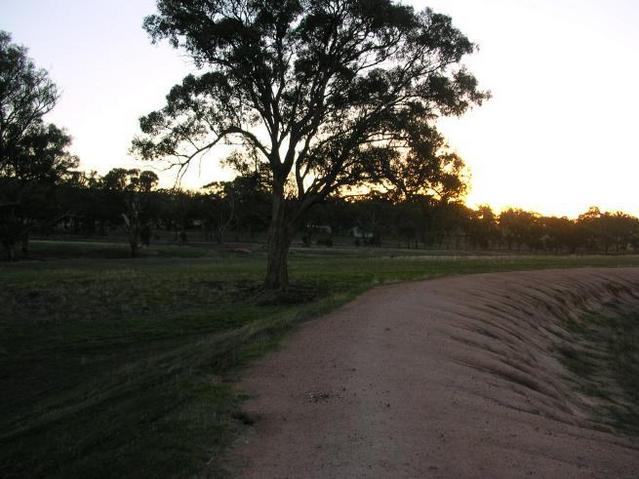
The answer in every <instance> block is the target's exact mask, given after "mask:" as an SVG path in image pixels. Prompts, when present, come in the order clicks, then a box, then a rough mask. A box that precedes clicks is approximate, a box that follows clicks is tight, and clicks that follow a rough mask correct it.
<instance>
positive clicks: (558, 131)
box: [0, 0, 639, 216]
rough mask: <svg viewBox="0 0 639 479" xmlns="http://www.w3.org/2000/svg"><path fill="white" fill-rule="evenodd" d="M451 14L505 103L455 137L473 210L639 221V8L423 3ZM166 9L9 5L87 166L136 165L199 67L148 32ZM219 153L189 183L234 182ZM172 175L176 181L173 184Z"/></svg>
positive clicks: (591, 3) (55, 115)
mask: <svg viewBox="0 0 639 479" xmlns="http://www.w3.org/2000/svg"><path fill="white" fill-rule="evenodd" d="M409 3H412V4H413V5H415V7H417V8H418V9H421V8H423V7H425V6H430V7H432V8H433V9H434V10H435V11H439V12H442V13H447V14H449V15H451V16H452V17H453V20H454V23H455V24H456V25H457V26H458V27H459V28H460V29H461V30H462V31H463V32H464V33H465V34H466V35H468V36H469V37H470V38H471V40H473V41H474V42H475V43H477V44H479V46H480V51H479V52H478V53H477V54H475V55H474V56H473V57H469V58H468V59H467V61H466V63H467V65H468V66H469V68H470V70H471V71H472V72H473V73H474V74H475V75H476V76H477V77H478V78H479V80H480V82H481V85H482V86H483V87H484V88H486V89H490V90H491V92H492V94H493V98H492V99H491V100H490V101H489V102H487V103H486V104H485V105H484V106H482V107H480V108H477V109H476V110H474V111H472V112H471V113H469V114H466V115H465V116H464V117H462V118H460V119H450V120H445V121H443V122H442V123H441V128H442V130H443V131H444V132H445V134H446V135H447V137H448V139H449V142H450V144H451V146H452V147H453V148H454V149H456V150H457V151H458V152H459V153H460V154H461V155H462V156H463V158H464V159H465V160H466V163H467V164H468V166H469V168H470V170H471V173H472V189H471V192H470V195H469V198H468V203H469V204H470V205H471V206H474V205H477V204H481V203H488V204H490V205H492V206H493V207H495V208H496V209H501V208H504V207H506V206H518V207H522V208H526V209H533V210H536V211H539V212H541V213H546V214H557V215H568V216H576V215H577V214H579V213H580V212H583V211H585V210H586V208H587V207H588V206H590V205H599V206H600V207H602V208H603V209H609V210H617V209H621V210H624V211H627V212H629V213H633V214H639V187H638V182H639V153H638V150H637V147H636V140H637V137H639V133H638V132H637V127H638V126H639V122H638V121H637V115H638V114H639V1H636V0H413V1H412V2H409ZM154 5H155V2H154V0H0V29H1V30H6V31H8V32H10V33H11V34H12V35H13V41H14V42H16V43H20V44H24V45H25V46H27V47H28V48H29V51H30V56H31V57H32V58H33V59H34V60H35V62H36V64H37V65H38V66H41V67H43V68H46V69H47V70H48V71H49V72H50V75H51V77H52V79H53V80H54V81H55V82H56V83H57V84H58V86H59V87H60V89H61V90H62V98H61V99H60V101H59V103H58V106H57V107H56V109H55V110H54V111H53V112H52V113H51V114H50V116H49V118H48V119H49V121H53V122H55V123H56V124H58V125H59V126H63V127H65V128H66V129H67V130H68V131H69V133H70V134H71V135H72V136H73V138H74V146H73V150H74V152H75V153H76V154H78V155H79V156H80V159H81V167H82V168H83V169H86V170H89V169H95V170H98V172H100V173H105V172H106V171H108V170H109V169H111V168H113V167H116V166H131V167H133V166H136V167H141V166H144V165H141V164H140V162H138V161H135V160H133V159H132V158H129V157H128V149H129V145H130V142H131V139H132V137H133V136H134V135H135V134H136V133H137V131H138V118H139V117H140V116H142V115H144V114H146V113H148V112H150V111H152V110H154V109H157V108H159V107H161V106H163V104H164V97H165V95H166V94H167V93H168V91H169V89H170V87H171V86H172V85H174V84H175V83H178V82H179V81H180V80H181V78H182V77H183V76H184V75H185V74H186V73H188V72H189V71H190V70H191V66H190V64H189V62H188V59H187V58H185V57H184V55H183V54H182V53H180V52H178V51H176V50H173V49H172V48H170V47H169V46H168V45H166V44H164V45H160V46H153V45H151V42H150V40H149V38H148V36H147V34H146V32H144V31H143V29H142V26H141V25H142V21H143V18H144V16H145V15H148V14H150V13H153V12H154V10H155V8H154ZM231 175H232V174H231V172H228V171H221V170H220V169H219V168H218V166H217V157H216V155H213V154H212V155H209V156H208V157H207V158H206V159H205V160H204V161H203V162H202V165H201V168H198V167H197V165H196V167H195V168H193V169H192V171H191V172H190V173H189V175H188V177H187V178H186V184H187V185H188V186H191V187H198V186H200V185H203V184H205V183H208V182H210V181H212V180H215V179H226V178H229V177H230V176H231ZM172 179H173V174H172V173H167V174H165V175H164V182H165V184H171V182H172Z"/></svg>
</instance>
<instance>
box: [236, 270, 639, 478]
mask: <svg viewBox="0 0 639 479" xmlns="http://www.w3.org/2000/svg"><path fill="white" fill-rule="evenodd" d="M615 298H616V299H621V300H623V301H626V302H635V303H637V308H638V309H637V310H638V311H639V269H637V268H633V269H614V270H610V269H582V270H567V271H546V272H526V273H503V274H486V275H475V276H465V277H456V278H447V279H440V280H434V281H428V282H419V283H409V284H398V285H392V286H385V287H380V288H377V289H374V290H372V291H370V292H368V293H366V294H364V295H362V296H361V297H360V298H358V299H357V300H355V301H354V302H352V303H350V304H348V305H346V306H344V307H342V308H340V309H339V310H337V311H335V312H333V313H331V314H329V315H327V316H324V317H322V318H319V319H317V320H314V321H311V322H309V323H307V324H304V325H303V326H302V327H301V328H299V330H298V331H297V332H295V333H294V334H292V335H291V336H290V337H289V339H288V340H287V341H286V343H285V344H284V345H283V346H282V348H281V350H280V351H278V352H276V353H273V354H271V355H270V356H268V357H266V358H264V359H263V360H261V361H260V362H258V363H257V364H256V365H255V366H254V367H252V368H251V369H250V370H248V371H247V372H246V374H245V375H244V378H243V379H242V381H241V387H242V388H243V389H244V390H245V391H246V392H248V393H249V394H251V395H253V399H251V400H249V401H248V403H247V404H246V406H245V410H246V411H247V412H248V413H249V414H251V415H253V416H255V417H256V418H257V422H256V423H255V426H254V428H251V431H249V432H248V433H247V434H246V435H245V436H244V437H242V438H241V439H240V440H239V441H238V446H237V447H236V449H235V451H234V453H233V457H234V460H233V461H232V462H233V464H235V467H236V468H237V471H236V473H237V475H238V476H239V477H244V478H263V479H268V478H292V479H297V478H299V479H311V478H340V479H342V478H431V477H432V478H482V479H483V478H519V477H541V478H591V477H597V478H637V477H639V440H637V439H636V438H635V439H629V438H623V437H620V436H616V435H613V434H609V433H606V432H600V431H596V430H594V429H592V427H591V426H592V424H591V423H590V422H589V420H588V417H587V414H586V412H585V409H584V404H586V402H585V399H584V398H582V397H580V396H579V395H577V394H576V393H575V387H574V384H572V383H571V381H573V380H575V378H571V377H570V375H569V374H568V372H567V371H566V370H565V368H564V367H563V366H562V365H561V363H560V362H559V361H558V359H557V354H556V353H555V352H554V351H555V349H556V345H557V343H558V342H561V341H562V340H565V333H566V332H565V330H564V329H563V328H561V321H560V320H559V319H558V318H560V317H562V316H565V315H567V314H574V313H575V312H577V311H578V310H579V309H580V308H585V307H588V308H595V309H596V308H597V307H598V305H600V304H602V303H604V302H606V301H608V300H610V299H615ZM562 338H564V339H562Z"/></svg>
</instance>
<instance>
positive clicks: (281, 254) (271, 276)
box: [264, 188, 292, 290]
mask: <svg viewBox="0 0 639 479" xmlns="http://www.w3.org/2000/svg"><path fill="white" fill-rule="evenodd" d="M274 190H275V191H274V192H273V210H272V216H271V225H270V227H269V231H268V257H267V265H266V278H265V280H264V286H265V287H266V288H267V289H280V290H281V289H285V288H286V287H287V286H288V250H289V247H290V245H291V240H292V238H291V236H292V232H291V231H290V227H289V225H288V224H287V218H286V200H285V198H284V191H283V188H281V189H280V188H274ZM278 190H279V191H278Z"/></svg>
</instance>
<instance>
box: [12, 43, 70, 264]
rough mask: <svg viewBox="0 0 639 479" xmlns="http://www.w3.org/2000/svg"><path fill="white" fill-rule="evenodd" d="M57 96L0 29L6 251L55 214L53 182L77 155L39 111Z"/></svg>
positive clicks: (24, 241)
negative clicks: (71, 152) (73, 153)
mask: <svg viewBox="0 0 639 479" xmlns="http://www.w3.org/2000/svg"><path fill="white" fill-rule="evenodd" d="M57 99H58V93H57V89H56V86H55V85H54V84H53V82H52V81H51V80H50V79H49V77H48V74H47V72H46V71H45V70H42V69H38V68H36V66H35V65H34V63H33V62H32V61H31V59H30V58H29V57H28V56H27V50H26V48H24V47H22V46H20V45H15V44H13V43H11V36H10V35H9V34H8V33H6V32H2V31H0V241H1V242H2V244H3V246H4V249H5V251H6V254H7V257H8V258H9V259H13V258H14V257H15V245H16V243H17V242H22V250H23V253H24V254H25V255H26V254H27V251H28V249H27V247H28V240H29V232H30V231H31V229H32V228H33V227H34V225H35V224H37V223H38V222H41V221H43V220H45V219H46V218H47V213H48V214H53V213H54V212H53V211H52V210H53V209H54V208H53V207H54V204H55V202H54V201H51V200H52V198H51V195H52V194H53V187H54V186H55V185H56V184H58V183H59V182H60V181H61V180H63V179H64V177H65V175H66V174H67V173H68V172H69V170H70V169H71V168H74V167H76V166H77V163H78V160H77V158H75V157H74V156H72V155H70V154H69V153H68V151H67V149H68V147H69V145H70V144H71V138H70V137H69V136H68V135H67V134H66V133H65V132H64V131H62V130H61V129H59V128H58V127H56V126H55V125H51V124H45V123H44V121H43V116H44V115H45V114H46V113H48V112H49V111H51V110H52V109H53V107H54V106H55V104H56V101H57Z"/></svg>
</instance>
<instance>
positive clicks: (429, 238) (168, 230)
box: [0, 168, 639, 259]
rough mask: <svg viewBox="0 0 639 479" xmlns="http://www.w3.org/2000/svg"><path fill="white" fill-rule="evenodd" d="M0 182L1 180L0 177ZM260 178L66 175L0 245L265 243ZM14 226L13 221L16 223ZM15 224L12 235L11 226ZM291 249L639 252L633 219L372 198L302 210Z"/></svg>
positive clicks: (28, 208) (637, 223) (41, 192)
mask: <svg viewBox="0 0 639 479" xmlns="http://www.w3.org/2000/svg"><path fill="white" fill-rule="evenodd" d="M2 180H3V181H6V180H7V178H6V177H3V178H2ZM266 181H268V179H265V178H264V176H263V175H261V174H260V173H245V174H241V175H238V176H237V177H236V178H235V179H233V180H232V181H224V182H215V183H211V184H209V185H206V187H204V188H202V189H201V190H200V191H189V190H184V189H179V188H172V189H162V188H158V177H157V176H156V174H155V173H154V172H152V171H140V170H138V169H123V168H115V169H113V170H111V171H109V172H108V173H107V174H105V175H104V176H100V175H97V174H95V173H89V174H87V173H80V172H77V171H73V170H68V171H66V172H64V174H62V175H61V176H60V178H59V179H58V180H57V181H56V182H55V183H51V182H41V181H39V180H34V181H33V182H30V183H28V190H29V195H28V198H29V199H28V201H23V202H22V203H21V204H20V207H19V208H14V209H13V211H14V212H17V213H14V214H13V216H11V217H7V216H3V217H2V228H1V229H0V236H1V240H2V244H3V246H4V248H5V256H6V257H7V258H9V259H11V258H14V257H15V256H16V254H15V251H12V250H11V245H12V244H13V245H14V246H15V245H16V244H19V245H20V246H21V250H22V254H23V255H24V256H26V255H28V239H29V236H30V235H33V234H36V235H39V236H50V235H55V237H67V238H94V239H100V238H103V239H104V238H106V239H108V238H112V239H118V240H122V239H125V240H126V241H127V242H128V244H129V246H130V250H131V255H132V256H136V255H137V254H138V250H139V248H140V247H143V246H148V245H149V244H151V243H152V242H153V241H158V240H159V239H160V238H161V241H162V242H167V241H168V242H173V243H177V244H185V243H189V242H198V243H201V242H210V243H214V244H219V245H221V244H224V243H228V242H232V243H236V242H254V243H264V242H265V241H266V232H267V229H268V225H269V220H270V214H271V210H270V201H271V199H270V193H269V189H268V186H267V185H266V184H265V183H266ZM18 218H19V220H18ZM12 221H17V222H18V223H19V225H18V226H16V227H15V230H16V231H18V230H19V231H20V232H21V233H20V234H18V235H16V234H15V233H13V231H14V228H12V227H11V222H12ZM296 241H297V244H299V245H306V246H316V245H320V246H332V245H333V244H334V243H335V242H340V243H341V244H343V245H346V244H349V245H360V246H382V245H383V246H392V247H401V248H433V249H450V250H486V251H488V250H494V251H511V252H526V253H551V254H581V253H603V254H613V253H614V254H620V253H626V252H632V251H636V250H639V219H638V218H636V217H634V216H630V215H628V214H625V213H622V212H616V213H610V212H603V211H600V210H599V209H598V208H596V207H592V208H590V209H589V210H588V211H586V212H585V213H583V214H582V215H580V216H579V217H578V218H577V219H568V218H565V217H562V218H560V217H555V216H543V215H540V214H537V213H535V212H531V211H525V210H521V209H508V210H505V211H503V212H501V213H500V214H496V213H494V212H493V211H492V209H491V208H490V207H488V206H481V207H479V208H477V209H473V208H469V207H467V206H465V205H464V204H463V203H462V202H460V201H446V200H441V199H437V200H436V199H434V198H433V197H428V196H421V197H411V198H394V197H390V196H388V195H384V194H380V193H372V194H367V195H362V196H357V197H341V198H340V197H330V198H328V199H327V200H326V201H324V202H322V203H321V204H318V205H316V207H315V208H314V209H313V210H311V212H310V215H309V217H308V221H307V223H306V225H305V227H304V228H303V229H302V230H301V231H300V233H299V234H298V237H297V240H296Z"/></svg>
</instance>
